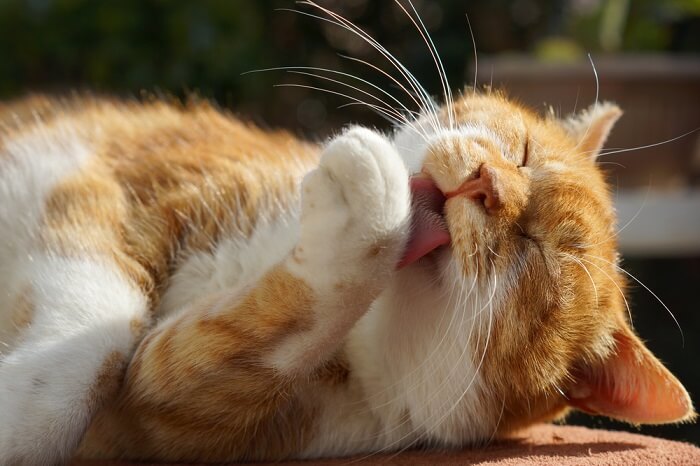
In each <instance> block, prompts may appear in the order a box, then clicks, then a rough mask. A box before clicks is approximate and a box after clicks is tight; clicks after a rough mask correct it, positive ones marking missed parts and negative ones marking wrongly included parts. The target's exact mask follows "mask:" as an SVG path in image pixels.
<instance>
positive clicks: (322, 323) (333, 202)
mask: <svg viewBox="0 0 700 466" xmlns="http://www.w3.org/2000/svg"><path fill="white" fill-rule="evenodd" d="M409 220H410V192H409V185H408V174H407V171H406V168H405V167H404V165H403V162H402V160H401V159H400V157H399V155H398V153H397V152H396V149H395V148H394V147H393V145H392V143H391V142H390V141H389V140H388V139H386V138H385V137H384V136H382V135H381V134H379V133H376V132H374V131H371V130H369V129H366V128H361V127H354V128H351V129H349V130H347V131H346V132H344V133H343V134H342V135H340V136H338V137H336V138H335V139H334V140H332V141H331V142H330V143H329V144H328V146H327V147H326V148H325V150H324V152H323V155H322V157H321V161H320V164H319V167H318V168H317V169H316V170H314V171H313V172H311V173H310V174H309V175H307V177H306V179H305V180H304V184H303V187H302V214H301V236H300V240H299V242H298V244H297V246H296V247H295V249H294V251H293V252H292V254H291V255H290V256H289V257H288V258H287V260H286V264H285V265H286V267H287V269H288V270H289V272H290V273H291V274H293V275H295V276H297V277H299V278H301V279H302V280H303V281H304V282H305V283H306V284H307V285H308V286H309V287H310V288H311V290H312V291H313V295H314V301H315V302H314V305H313V307H312V308H313V314H314V315H313V319H312V322H313V324H312V325H311V326H310V327H309V328H308V329H306V330H304V331H303V332H300V333H298V334H294V335H290V336H289V337H287V338H286V339H284V341H283V342H282V343H281V344H280V345H279V346H278V348H277V349H276V350H275V351H274V352H272V354H271V357H270V362H271V363H272V364H273V366H274V367H276V368H277V369H278V370H281V371H283V372H289V371H291V372H297V371H303V370H304V368H314V367H316V366H317V364H318V363H319V362H321V361H322V360H323V359H324V358H325V357H327V355H328V354H329V352H332V351H333V350H334V349H335V348H336V347H337V346H338V344H339V342H340V341H342V339H343V337H344V336H345V334H346V333H347V331H348V330H349V329H350V328H351V327H352V325H353V324H354V323H355V322H356V321H357V319H359V317H361V316H362V315H363V314H364V313H365V312H366V310H367V308H368V307H369V305H370V304H371V302H372V301H373V300H374V299H375V298H376V297H377V295H378V294H379V293H380V291H381V290H382V289H383V287H384V286H386V284H387V282H388V279H389V278H390V276H391V274H392V273H393V271H394V270H395V267H396V264H397V262H398V261H399V259H400V257H401V254H402V252H403V250H404V248H405V245H406V242H407V239H408V234H409V227H410V225H409V223H410V222H409Z"/></svg>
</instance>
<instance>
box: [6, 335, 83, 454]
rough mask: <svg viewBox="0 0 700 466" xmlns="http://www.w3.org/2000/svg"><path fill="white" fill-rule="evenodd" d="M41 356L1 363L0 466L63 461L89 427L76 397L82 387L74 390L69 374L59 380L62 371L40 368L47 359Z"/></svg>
mask: <svg viewBox="0 0 700 466" xmlns="http://www.w3.org/2000/svg"><path fill="white" fill-rule="evenodd" d="M57 351H60V348H57ZM42 353H44V351H43V348H41V349H38V350H37V357H35V358H33V357H32V355H30V354H28V355H26V356H27V357H15V355H13V354H11V355H10V356H9V357H8V358H6V359H5V360H4V361H2V362H1V363H0V413H2V416H0V418H1V419H2V422H0V464H1V465H5V464H12V465H34V464H36V465H40V464H54V463H58V462H63V461H66V460H67V459H68V458H69V456H70V454H71V452H72V450H73V448H75V447H76V446H77V443H78V441H79V439H80V435H82V429H83V428H84V426H86V425H87V422H88V419H87V410H86V409H84V408H83V407H82V405H83V404H84V403H85V401H84V400H82V399H80V398H79V395H81V394H82V393H83V392H84V389H83V387H82V386H80V384H75V386H74V385H73V380H71V379H68V376H69V374H66V380H62V379H61V378H59V377H57V376H60V375H62V374H60V373H57V372H60V371H54V370H51V369H49V368H46V367H42V366H46V364H42V361H41V359H50V358H48V357H46V356H45V355H43V354H42ZM22 356H25V355H22ZM42 356H44V357H43V358H42ZM57 378H59V380H56V379H57ZM73 391H74V392H75V393H72V392H73Z"/></svg>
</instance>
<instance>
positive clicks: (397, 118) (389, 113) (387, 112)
mask: <svg viewBox="0 0 700 466" xmlns="http://www.w3.org/2000/svg"><path fill="white" fill-rule="evenodd" d="M274 87H300V88H304V89H312V90H314V91H321V92H325V93H328V94H334V95H338V96H341V97H345V98H346V99H350V100H352V101H354V102H357V103H358V104H360V105H366V106H368V107H370V108H372V109H374V110H375V111H377V112H378V113H379V114H380V115H381V116H383V117H385V118H386V119H388V120H389V121H390V122H392V123H395V124H396V123H399V122H401V121H402V119H403V118H404V116H403V115H401V114H400V113H398V112H396V111H395V110H393V109H387V108H385V107H382V106H380V105H375V104H370V103H369V102H365V101H363V100H360V99H358V98H356V97H353V96H350V95H348V94H343V93H342V92H338V91H333V90H331V89H325V88H323V87H316V86H309V85H306V84H296V83H282V84H275V85H274Z"/></svg>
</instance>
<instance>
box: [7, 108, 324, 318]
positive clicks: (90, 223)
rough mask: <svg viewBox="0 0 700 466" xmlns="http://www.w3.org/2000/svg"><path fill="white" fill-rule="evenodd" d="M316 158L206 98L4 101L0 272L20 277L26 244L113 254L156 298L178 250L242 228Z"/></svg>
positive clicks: (284, 195) (284, 194)
mask: <svg viewBox="0 0 700 466" xmlns="http://www.w3.org/2000/svg"><path fill="white" fill-rule="evenodd" d="M316 158H317V148H316V146H315V145H313V144H310V143H306V142H304V141H301V140H299V139H298V138H296V137H294V136H292V135H291V134H289V133H286V132H283V131H274V132H273V131H266V130H262V129H260V128H257V127H255V126H253V125H250V124H247V123H245V122H243V121H241V120H240V119H237V118H235V117H234V116H232V115H230V114H228V113H226V112H223V111H221V110H219V109H217V108H215V107H214V106H213V105H211V104H209V103H207V102H192V103H189V104H186V105H180V104H176V103H172V102H165V101H162V100H151V101H147V102H138V101H135V100H132V101H119V100H114V99H104V98H95V97H70V98H63V99H54V98H48V97H43V96H31V97H27V98H24V99H21V100H18V101H16V102H11V103H7V104H0V234H1V235H2V239H1V240H0V276H2V277H3V279H5V280H7V281H8V282H12V281H13V280H14V278H13V277H17V278H16V279H17V281H19V282H22V280H23V279H22V277H21V276H20V275H21V274H19V273H17V271H19V270H21V269H22V268H23V267H22V263H24V262H26V261H25V259H26V257H25V256H26V251H29V250H35V249H36V248H37V247H39V248H43V249H46V250H50V251H51V252H52V253H59V254H71V253H72V252H74V251H73V250H74V249H76V248H77V249H80V250H81V253H83V252H85V251H87V252H89V253H90V254H95V255H105V254H106V255H109V256H114V258H115V259H116V261H117V262H119V263H120V266H121V268H122V269H123V270H125V271H126V272H127V274H128V275H130V276H131V277H132V278H133V279H134V281H136V282H137V283H139V285H140V286H141V287H142V289H144V290H146V291H147V292H148V294H149V295H150V296H151V297H152V298H155V299H156V300H157V296H156V291H155V290H157V289H158V288H162V285H163V283H164V282H165V281H166V280H167V279H168V278H169V275H171V274H172V271H173V264H174V262H173V260H177V256H178V254H183V252H184V253H186V254H190V253H192V251H197V250H206V249H212V247H213V246H215V245H216V244H217V243H218V242H219V241H220V240H221V238H222V237H225V236H226V237H228V236H231V235H233V234H234V233H235V234H237V235H239V236H245V235H247V234H249V233H250V231H251V230H252V229H253V228H254V226H255V224H256V222H257V219H258V218H260V217H261V216H269V215H270V210H271V209H274V208H276V207H279V206H281V205H284V204H285V203H286V202H288V200H289V198H290V196H291V197H293V196H294V195H295V194H294V193H295V190H296V186H297V185H298V183H299V180H300V179H301V177H302V176H303V174H304V173H306V172H307V171H309V170H310V168H311V167H312V166H313V164H314V163H315V160H316ZM67 237H70V240H67ZM76 238H79V240H77V241H76ZM115 251H116V252H115ZM7 287H8V289H15V288H17V287H15V286H13V285H11V284H8V285H7ZM10 294H11V295H14V294H16V293H14V292H13V293H10ZM0 304H2V303H0ZM0 307H2V306H0ZM5 307H7V306H5Z"/></svg>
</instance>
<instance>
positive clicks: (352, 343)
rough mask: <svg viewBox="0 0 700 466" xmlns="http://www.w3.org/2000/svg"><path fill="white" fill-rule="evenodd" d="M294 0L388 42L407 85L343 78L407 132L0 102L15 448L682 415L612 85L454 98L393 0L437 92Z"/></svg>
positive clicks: (2, 245)
mask: <svg viewBox="0 0 700 466" xmlns="http://www.w3.org/2000/svg"><path fill="white" fill-rule="evenodd" d="M302 3H305V4H306V5H307V6H310V7H311V8H312V10H311V11H313V12H315V13H309V12H308V11H306V10H304V11H300V12H299V13H302V14H305V15H312V16H314V15H316V14H318V15H323V19H324V20H325V21H330V22H332V23H335V24H336V25H338V26H340V27H342V28H344V29H347V30H348V31H350V32H352V33H354V34H357V35H358V36H360V37H362V38H363V39H364V40H366V41H367V42H368V43H369V44H370V45H372V46H373V47H375V48H376V49H377V50H378V51H379V52H380V54H381V55H382V56H384V57H385V58H386V60H387V63H389V65H391V66H392V67H393V69H394V72H393V73H392V74H391V76H392V79H394V82H395V83H396V84H399V85H400V87H401V88H402V89H403V90H404V91H405V94H406V96H405V97H406V98H407V99H408V100H410V101H411V102H412V104H411V105H410V106H406V105H404V104H402V103H401V102H400V101H398V100H396V99H395V98H393V97H391V96H390V95H388V94H387V93H386V92H384V91H382V90H381V89H379V88H378V87H375V88H373V92H372V93H371V94H370V95H365V96H363V99H364V98H366V99H367V100H363V99H360V98H357V97H350V98H351V99H352V102H355V103H359V104H362V105H366V106H368V107H370V108H372V109H373V110H375V111H377V112H379V113H381V114H383V115H384V116H385V117H387V118H388V119H389V120H391V121H392V122H393V123H394V124H395V128H394V130H393V131H391V132H389V133H382V132H379V131H376V130H373V129H368V128H363V127H357V126H356V127H350V128H348V129H346V130H344V131H342V132H339V133H338V135H337V136H335V137H334V138H332V139H331V140H329V141H327V142H325V143H323V144H316V143H312V142H306V141H303V140H300V139H298V138H296V137H294V136H293V135H291V134H289V133H286V132H283V131H265V130H262V129H259V128H257V127H255V126H252V125H250V124H248V123H245V122H242V121H240V120H239V119H237V118H235V117H233V116H232V115H230V114H228V113H226V112H224V111H222V110H219V109H217V108H215V107H213V106H212V105H210V104H207V103H201V102H200V103H191V104H188V105H184V106H178V105H175V104H169V103H165V102H162V101H150V102H122V101H116V100H110V99H102V98H93V97H81V98H70V99H53V98H45V97H41V96H34V97H28V98H26V99H24V100H20V101H17V102H14V103H12V104H8V105H5V106H2V107H0V123H1V129H0V275H1V276H2V278H3V280H2V282H1V283H0V296H1V298H0V339H1V341H2V343H3V345H2V347H1V349H0V350H1V351H0V413H2V423H1V425H0V464H44V463H54V462H61V461H67V460H69V459H70V458H71V457H73V456H74V455H75V454H76V452H77V455H79V456H81V457H86V458H126V459H134V460H148V461H227V460H244V459H246V460H256V459H257V460H261V459H266V460H275V459H284V458H315V457H324V456H344V455H357V454H372V453H374V452H382V451H400V450H402V449H405V448H411V447H414V446H434V447H461V446H465V445H478V444H483V443H485V442H489V441H491V440H492V439H494V438H496V437H498V436H503V435H506V434H508V433H509V432H512V431H513V430H515V429H518V428H521V427H524V426H527V425H530V424H533V423H535V422H538V421H542V420H551V419H557V418H561V417H562V416H564V415H565V414H566V412H567V411H568V410H569V409H571V408H576V409H581V410H584V411H587V412H590V413H594V414H600V415H605V416H609V417H612V418H616V419H620V420H624V421H627V422H630V423H633V424H641V423H652V424H658V423H668V422H681V421H688V420H691V419H693V418H694V417H695V414H694V410H693V407H692V403H691V400H690V398H689V396H688V394H687V393H686V391H685V389H684V388H683V386H682V385H681V384H680V382H679V381H678V380H677V379H676V378H675V377H674V376H673V375H672V374H671V373H670V372H669V371H668V370H667V369H666V368H665V367H664V366H663V365H662V364H661V363H660V362H659V361H658V360H657V359H656V358H655V357H654V356H653V355H652V354H651V353H650V352H649V351H648V350H647V349H646V347H645V346H644V344H643V343H642V342H641V340H640V339H639V338H638V337H637V336H636V335H635V333H634V332H633V330H632V329H631V327H630V321H629V317H628V312H629V309H628V304H627V302H626V300H625V296H624V292H625V287H626V282H627V277H626V273H625V272H624V271H623V270H622V269H621V268H620V265H619V255H618V252H617V244H616V231H615V221H616V219H615V214H614V210H613V207H612V201H611V196H610V189H609V185H608V183H607V182H606V180H605V178H604V174H603V172H602V171H601V169H600V168H599V167H598V165H597V164H596V157H597V156H598V154H600V152H601V149H602V147H603V144H604V143H605V140H606V138H607V137H608V134H609V132H610V131H611V129H612V127H613V125H614V123H615V121H616V120H617V119H618V118H619V117H620V116H621V114H622V112H621V110H620V109H619V108H618V107H617V106H615V105H614V104H612V103H599V102H595V103H594V104H593V105H592V106H591V107H590V108H589V109H587V110H585V111H582V112H580V113H579V114H577V115H572V116H570V117H568V118H565V119H559V118H557V117H555V116H554V115H551V114H550V115H544V116H543V115H538V114H536V113H534V112H533V111H531V110H529V109H527V108H524V107H522V106H521V105H519V104H517V103H514V102H513V101H511V100H509V99H508V97H507V96H506V94H505V93H502V92H496V91H491V90H490V89H484V90H478V89H476V86H473V87H471V86H470V87H467V88H465V89H464V91H463V92H461V93H460V94H459V95H455V96H453V95H452V93H451V91H450V85H449V83H448V82H447V80H446V77H445V73H444V70H443V69H442V63H441V62H440V60H439V55H438V54H437V51H436V50H435V47H434V46H433V44H432V41H431V40H430V38H429V35H428V33H427V30H426V28H425V26H423V24H422V22H421V21H420V17H419V16H418V14H417V12H416V11H415V9H414V8H413V5H411V4H410V2H408V3H399V2H397V4H398V5H399V6H400V8H401V10H402V12H403V13H405V14H406V15H408V16H409V17H410V18H411V20H412V21H413V24H414V25H415V27H416V29H417V31H418V32H419V33H420V35H421V36H422V37H423V38H424V40H425V41H426V45H427V47H428V51H429V53H430V56H431V57H432V58H433V59H434V60H435V65H436V69H437V70H438V72H439V73H440V77H441V86H442V91H443V93H444V95H443V99H442V100H443V104H442V105H438V104H437V103H436V101H435V100H433V99H432V98H431V97H430V95H429V94H428V92H427V91H426V90H425V89H423V87H422V86H421V85H420V83H418V81H417V80H416V79H415V77H414V76H413V75H412V74H411V73H410V72H409V71H408V70H407V69H405V68H404V67H403V65H401V64H400V62H399V61H398V60H397V59H396V58H394V57H393V56H392V55H391V54H390V53H389V52H388V51H387V50H385V49H384V48H383V47H382V46H381V45H380V44H378V43H376V41H374V39H372V38H371V37H369V36H368V35H367V34H366V33H364V31H362V30H361V29H360V28H359V27H358V26H356V25H354V24H352V23H351V22H349V21H348V20H346V19H345V18H343V17H342V16H340V15H338V14H336V13H335V12H333V11H330V10H327V9H325V8H324V7H322V6H320V5H317V4H316V3H314V2H302ZM366 65H369V66H373V67H376V69H377V70H378V71H379V72H382V73H384V74H385V75H388V74H389V73H388V72H387V71H383V68H381V67H379V65H375V64H368V63H366ZM289 70H290V71H293V72H300V73H310V74H320V75H321V76H325V77H326V78H329V79H331V80H332V81H334V82H335V83H336V84H337V83H340V84H342V85H345V86H346V87H348V88H349V89H350V91H352V89H355V90H357V89H358V88H357V87H355V84H357V83H355V82H354V81H353V76H351V75H348V74H345V73H340V72H335V71H333V70H323V69H318V68H305V67H298V68H293V69H289ZM365 84H369V83H365ZM319 89H321V88H319ZM321 90H322V91H323V90H324V89H321ZM350 91H349V92H350ZM365 93H367V92H365ZM353 95H355V94H353ZM391 99H394V101H392V100H391ZM397 105H398V107H397Z"/></svg>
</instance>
